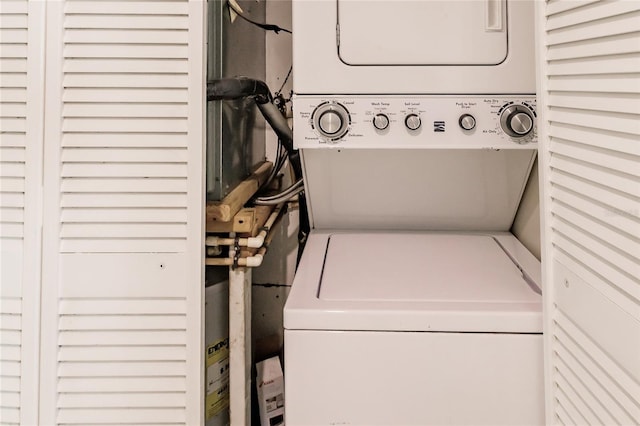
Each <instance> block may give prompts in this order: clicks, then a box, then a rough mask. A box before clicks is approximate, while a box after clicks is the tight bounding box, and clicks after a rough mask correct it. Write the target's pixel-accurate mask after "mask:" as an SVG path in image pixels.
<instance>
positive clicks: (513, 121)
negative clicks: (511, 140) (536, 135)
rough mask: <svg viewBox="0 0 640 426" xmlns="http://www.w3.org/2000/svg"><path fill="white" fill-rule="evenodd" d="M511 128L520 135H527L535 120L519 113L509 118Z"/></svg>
mask: <svg viewBox="0 0 640 426" xmlns="http://www.w3.org/2000/svg"><path fill="white" fill-rule="evenodd" d="M509 127H511V130H513V131H514V132H516V133H517V134H519V135H522V136H524V135H526V134H527V133H529V132H530V131H531V129H532V128H533V119H532V118H531V116H530V115H529V114H527V113H524V112H517V113H515V114H513V115H512V116H511V117H509Z"/></svg>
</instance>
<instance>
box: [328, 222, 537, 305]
mask: <svg viewBox="0 0 640 426" xmlns="http://www.w3.org/2000/svg"><path fill="white" fill-rule="evenodd" d="M319 298H320V299H322V300H331V301H367V302H386V301H389V302H421V301H424V302H456V303H459V302H463V303H469V302H478V303H538V302H539V301H540V295H539V294H537V293H536V292H535V291H534V290H533V289H532V287H530V286H529V284H528V283H527V281H526V280H525V279H524V278H523V274H522V272H521V270H520V269H519V267H518V266H517V265H516V264H515V263H514V262H513V261H512V260H511V258H510V257H509V256H508V255H507V253H506V252H505V250H503V248H502V247H501V246H500V244H499V243H498V241H497V240H496V239H495V238H493V237H491V236H486V235H469V234H467V235H457V234H404V233H393V234H390V233H381V234H355V233H354V234H334V235H332V236H331V237H330V239H329V244H328V247H327V252H326V257H325V262H324V268H323V272H322V278H321V282H320V291H319Z"/></svg>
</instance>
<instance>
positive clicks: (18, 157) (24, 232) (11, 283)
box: [0, 0, 44, 425]
mask: <svg viewBox="0 0 640 426" xmlns="http://www.w3.org/2000/svg"><path fill="white" fill-rule="evenodd" d="M42 13H43V5H42V4H41V3H40V4H38V3H37V2H28V1H27V0H15V1H13V0H9V1H4V0H3V1H2V2H1V3H0V283H1V285H0V424H2V425H5V424H7V425H13V424H22V425H27V424H35V422H36V418H37V415H36V414H35V413H36V412H37V387H36V383H37V375H38V365H37V351H38V347H37V341H36V340H37V336H38V334H39V329H38V324H37V316H36V312H37V309H38V305H37V300H38V299H37V297H38V294H39V282H38V274H37V271H38V266H39V262H40V258H39V253H40V246H39V240H38V233H37V229H38V225H39V223H38V221H37V217H38V213H39V210H38V188H39V181H40V176H41V170H40V169H39V167H40V165H41V161H42V160H41V149H42V141H41V139H40V138H39V130H38V127H37V126H38V124H37V123H41V121H42V119H41V117H42V116H41V112H42V111H41V105H42V87H41V82H40V80H41V74H40V73H41V70H40V67H41V65H42V57H41V50H40V48H41V46H42V41H43V39H44V35H43V34H39V33H38V31H37V29H36V28H35V23H36V22H39V21H40V19H41V17H42V16H43V15H42Z"/></svg>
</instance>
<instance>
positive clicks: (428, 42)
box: [292, 0, 536, 95]
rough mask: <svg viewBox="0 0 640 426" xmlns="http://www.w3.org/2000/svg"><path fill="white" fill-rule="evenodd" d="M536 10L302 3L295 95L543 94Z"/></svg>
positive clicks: (409, 2) (480, 4)
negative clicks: (537, 59) (540, 90)
mask: <svg viewBox="0 0 640 426" xmlns="http://www.w3.org/2000/svg"><path fill="white" fill-rule="evenodd" d="M533 6H534V1H533V0H455V1H450V0H429V1H413V0H393V1H364V0H294V1H293V10H292V20H293V34H294V38H293V68H294V69H295V79H294V82H293V89H294V92H295V93H297V94H320V93H324V94H365V93H367V94H381V93H386V94H411V95H415V94H471V93H475V94H487V93H502V94H527V93H528V94H532V93H535V91H536V87H535V63H534V59H535V52H534V39H533V23H534V20H533V16H534V7H533Z"/></svg>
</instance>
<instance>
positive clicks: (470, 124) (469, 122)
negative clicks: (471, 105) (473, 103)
mask: <svg viewBox="0 0 640 426" xmlns="http://www.w3.org/2000/svg"><path fill="white" fill-rule="evenodd" d="M458 124H460V127H462V128H463V129H464V130H473V129H474V128H475V127H476V119H475V117H474V116H473V115H471V114H463V115H461V116H460V119H459V120H458Z"/></svg>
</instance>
